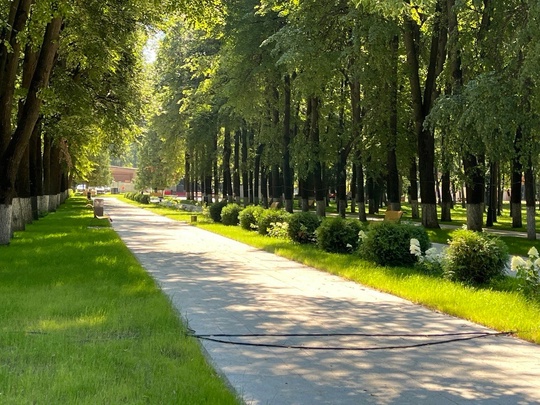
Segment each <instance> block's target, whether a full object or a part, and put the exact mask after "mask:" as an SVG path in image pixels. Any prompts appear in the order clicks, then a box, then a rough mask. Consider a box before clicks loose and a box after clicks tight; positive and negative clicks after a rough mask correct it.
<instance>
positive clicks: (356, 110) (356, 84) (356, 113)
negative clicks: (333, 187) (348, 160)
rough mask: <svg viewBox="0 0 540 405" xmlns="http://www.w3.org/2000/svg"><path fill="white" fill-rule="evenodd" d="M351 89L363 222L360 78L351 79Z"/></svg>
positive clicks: (358, 184)
mask: <svg viewBox="0 0 540 405" xmlns="http://www.w3.org/2000/svg"><path fill="white" fill-rule="evenodd" d="M349 86H350V90H351V113H352V131H353V138H354V139H356V145H355V160H356V183H355V184H354V186H355V189H356V192H355V195H356V202H357V203H358V219H359V220H360V221H362V222H365V221H366V220H367V217H366V202H365V193H364V168H363V166H362V107H361V105H360V91H361V88H360V80H359V79H358V78H356V77H355V78H353V79H351V80H349Z"/></svg>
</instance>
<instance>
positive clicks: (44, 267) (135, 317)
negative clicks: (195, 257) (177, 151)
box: [0, 197, 240, 405]
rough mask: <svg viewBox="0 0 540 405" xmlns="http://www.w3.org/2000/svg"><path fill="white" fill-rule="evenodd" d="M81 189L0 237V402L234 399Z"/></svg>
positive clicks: (210, 401) (225, 401) (227, 401)
mask: <svg viewBox="0 0 540 405" xmlns="http://www.w3.org/2000/svg"><path fill="white" fill-rule="evenodd" d="M85 205H86V200H85V199H84V198H80V197H79V198H72V199H70V200H68V202H67V203H66V204H65V205H63V206H62V207H60V209H59V210H58V211H57V212H55V213H51V214H49V215H47V216H46V217H45V218H42V219H40V220H39V221H35V222H34V223H33V224H31V225H29V226H28V227H27V230H26V231H25V232H18V233H16V234H15V237H14V239H13V240H12V243H11V244H10V245H9V246H2V247H0V403H2V404H92V405H93V404H120V403H125V404H148V403H150V404H217V403H219V404H239V403H240V401H239V400H238V399H237V398H236V396H235V395H234V394H232V393H231V392H230V391H229V390H228V388H227V387H226V386H225V384H224V382H223V381H222V380H221V379H220V378H219V377H218V376H217V375H216V373H215V371H214V370H213V369H212V368H211V367H210V366H209V365H208V363H207V362H206V360H205V358H204V356H203V355H202V354H201V351H200V347H199V345H198V343H197V341H195V340H193V339H192V338H189V337H188V336H187V335H186V327H185V326H184V325H183V324H182V323H181V321H180V320H179V317H178V314H177V313H176V311H175V310H174V309H173V307H172V305H171V303H170V302H169V300H168V299H167V298H166V297H165V295H164V294H163V293H162V292H161V291H160V290H159V288H158V287H157V285H156V284H155V282H154V281H153V279H152V278H151V277H150V276H149V275H148V274H147V273H146V272H145V271H144V269H142V268H141V266H140V265H139V263H138V262H137V260H136V259H135V258H134V256H133V255H132V254H131V253H130V252H129V250H128V249H127V248H126V247H125V246H124V244H123V243H122V242H121V240H120V239H119V238H118V236H117V235H116V233H115V232H114V231H113V230H112V229H111V228H110V227H109V223H108V222H107V221H106V220H97V219H93V218H92V211H91V210H89V209H88V208H86V207H85Z"/></svg>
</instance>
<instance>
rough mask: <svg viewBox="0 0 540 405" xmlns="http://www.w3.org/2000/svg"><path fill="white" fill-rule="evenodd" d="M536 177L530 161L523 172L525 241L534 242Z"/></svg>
mask: <svg viewBox="0 0 540 405" xmlns="http://www.w3.org/2000/svg"><path fill="white" fill-rule="evenodd" d="M535 177H536V176H535V175H534V170H533V167H532V162H531V159H530V158H529V164H528V167H527V169H526V170H525V204H526V206H527V239H529V240H536V178H535Z"/></svg>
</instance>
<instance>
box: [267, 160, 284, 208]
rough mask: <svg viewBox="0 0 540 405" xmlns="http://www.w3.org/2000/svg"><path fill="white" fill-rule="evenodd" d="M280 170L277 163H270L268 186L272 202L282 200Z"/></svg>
mask: <svg viewBox="0 0 540 405" xmlns="http://www.w3.org/2000/svg"><path fill="white" fill-rule="evenodd" d="M281 179H282V177H281V172H280V170H279V166H278V165H272V186H271V187H270V191H271V195H270V198H271V199H272V202H279V203H281V202H282V198H283V183H282V181H281Z"/></svg>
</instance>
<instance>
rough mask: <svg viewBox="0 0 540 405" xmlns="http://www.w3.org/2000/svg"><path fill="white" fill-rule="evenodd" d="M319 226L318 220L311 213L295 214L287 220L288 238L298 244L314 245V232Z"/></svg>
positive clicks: (319, 221)
mask: <svg viewBox="0 0 540 405" xmlns="http://www.w3.org/2000/svg"><path fill="white" fill-rule="evenodd" d="M320 224H321V220H320V218H319V217H318V216H317V215H315V214H314V213H312V212H296V213H294V214H292V215H291V216H290V218H289V230H288V234H289V238H291V239H292V240H293V241H295V242H298V243H314V242H315V241H316V240H317V238H316V236H315V231H316V230H317V228H318V227H319V225H320Z"/></svg>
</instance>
